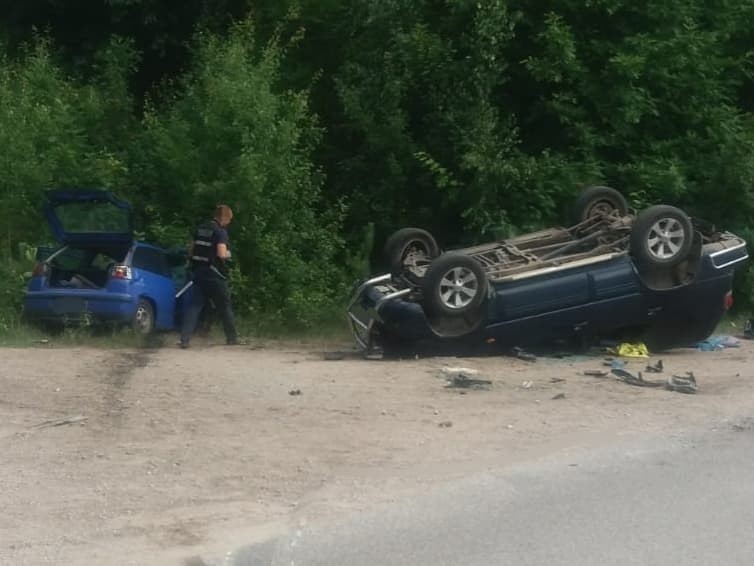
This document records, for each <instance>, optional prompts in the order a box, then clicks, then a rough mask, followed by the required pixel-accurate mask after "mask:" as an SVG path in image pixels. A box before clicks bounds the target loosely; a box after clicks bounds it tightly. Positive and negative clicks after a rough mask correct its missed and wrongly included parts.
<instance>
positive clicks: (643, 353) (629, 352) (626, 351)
mask: <svg viewBox="0 0 754 566" xmlns="http://www.w3.org/2000/svg"><path fill="white" fill-rule="evenodd" d="M615 353H616V354H618V355H619V356H621V357H624V358H648V357H649V350H647V347H646V345H644V343H643V342H638V343H636V344H630V343H628V342H623V343H622V344H621V345H620V346H618V347H617V348H616V349H615Z"/></svg>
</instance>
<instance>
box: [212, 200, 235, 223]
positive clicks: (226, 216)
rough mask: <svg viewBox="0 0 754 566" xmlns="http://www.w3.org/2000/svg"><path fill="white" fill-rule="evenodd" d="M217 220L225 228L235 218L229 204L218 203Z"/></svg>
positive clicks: (216, 208)
mask: <svg viewBox="0 0 754 566" xmlns="http://www.w3.org/2000/svg"><path fill="white" fill-rule="evenodd" d="M215 220H216V221H217V223H218V224H219V225H220V226H222V227H223V228H224V227H225V226H227V225H228V224H230V221H231V220H233V211H232V210H231V209H230V207H229V206H228V205H227V204H218V205H217V206H216V207H215Z"/></svg>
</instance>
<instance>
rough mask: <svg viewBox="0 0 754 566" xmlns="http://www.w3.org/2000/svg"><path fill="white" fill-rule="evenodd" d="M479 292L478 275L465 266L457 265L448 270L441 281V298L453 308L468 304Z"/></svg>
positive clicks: (446, 304) (447, 305)
mask: <svg viewBox="0 0 754 566" xmlns="http://www.w3.org/2000/svg"><path fill="white" fill-rule="evenodd" d="M477 292H478V283H477V277H476V275H475V274H474V272H473V271H471V270H469V269H466V268H465V267H456V268H454V269H451V270H450V271H448V272H447V273H446V274H445V275H444V276H443V278H442V280H441V281H440V299H441V300H442V303H443V304H444V305H445V306H446V307H448V308H451V309H462V308H464V307H466V306H468V305H469V304H470V303H471V302H472V301H473V300H474V297H475V296H476V294H477Z"/></svg>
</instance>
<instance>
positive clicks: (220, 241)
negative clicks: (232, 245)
mask: <svg viewBox="0 0 754 566" xmlns="http://www.w3.org/2000/svg"><path fill="white" fill-rule="evenodd" d="M216 253H217V257H218V258H219V259H221V260H223V261H225V260H226V259H228V258H229V257H230V253H229V252H228V233H227V232H226V231H225V230H223V229H219V230H218V231H217V247H216Z"/></svg>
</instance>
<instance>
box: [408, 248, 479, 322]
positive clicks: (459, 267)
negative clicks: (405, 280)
mask: <svg viewBox="0 0 754 566" xmlns="http://www.w3.org/2000/svg"><path fill="white" fill-rule="evenodd" d="M487 288H488V286H487V274H486V273H485V271H484V268H483V267H482V265H481V264H480V263H479V262H478V261H477V260H475V259H474V258H472V257H470V256H467V255H463V254H458V253H452V254H444V255H441V256H440V257H438V258H437V259H435V260H434V261H433V262H432V263H431V264H430V266H429V268H428V269H427V272H426V274H425V276H424V279H423V280H422V295H423V306H424V308H425V310H426V311H427V313H428V314H429V315H430V316H447V317H454V318H455V317H461V316H469V315H475V314H476V313H477V312H478V311H479V307H480V306H481V305H482V303H483V302H484V300H485V299H486V297H487Z"/></svg>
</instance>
